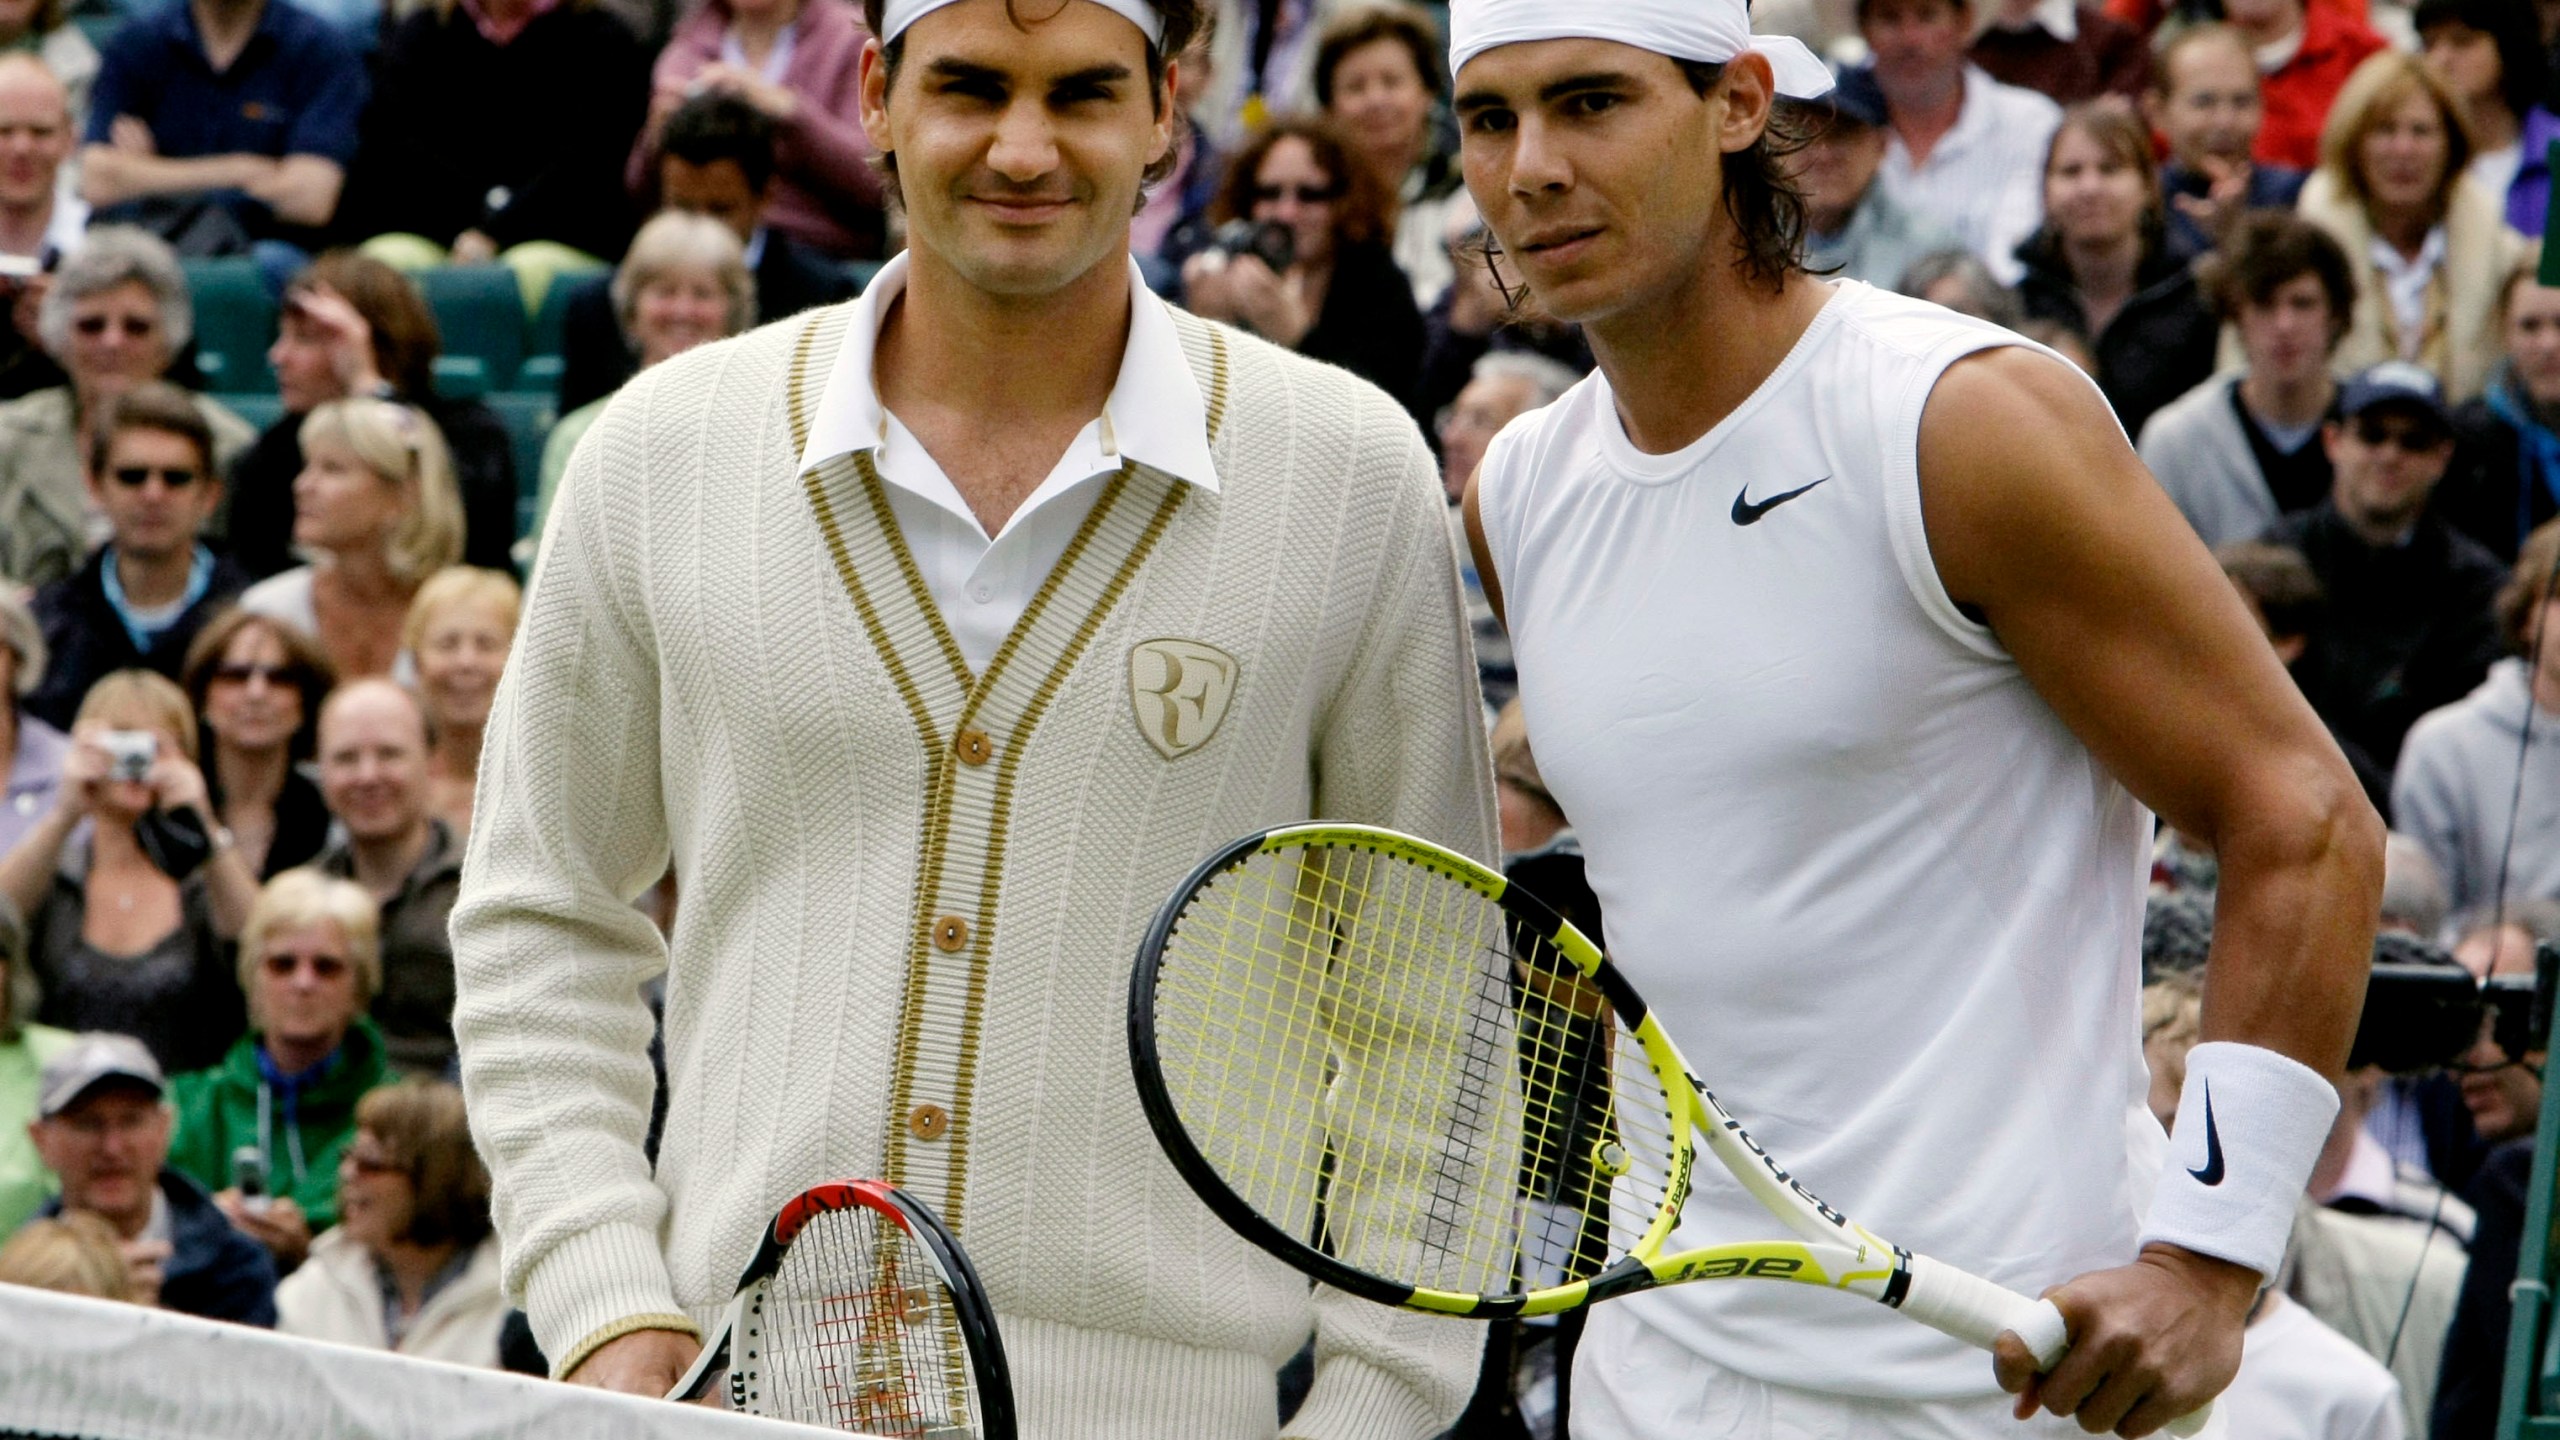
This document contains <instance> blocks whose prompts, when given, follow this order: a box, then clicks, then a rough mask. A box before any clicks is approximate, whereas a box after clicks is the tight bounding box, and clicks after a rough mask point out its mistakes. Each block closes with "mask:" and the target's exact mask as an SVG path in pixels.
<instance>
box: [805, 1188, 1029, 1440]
mask: <svg viewBox="0 0 2560 1440" xmlns="http://www.w3.org/2000/svg"><path fill="white" fill-rule="evenodd" d="M762 1332H763V1344H764V1354H763V1356H762V1357H761V1358H760V1360H759V1362H758V1363H759V1365H760V1368H761V1370H762V1373H763V1376H764V1378H765V1385H764V1389H765V1394H766V1401H765V1407H764V1408H765V1410H766V1413H768V1414H772V1415H777V1416H780V1417H782V1418H784V1419H790V1420H798V1421H801V1422H803V1423H807V1424H816V1425H825V1426H828V1427H830V1428H833V1429H837V1430H852V1431H859V1432H862V1433H864V1434H870V1435H879V1436H889V1437H896V1440H928V1437H945V1436H973V1435H975V1434H976V1433H977V1423H976V1422H977V1420H978V1418H979V1414H980V1411H979V1405H978V1396H977V1392H976V1385H975V1380H974V1377H973V1371H972V1369H971V1367H970V1364H969V1350H968V1341H967V1339H966V1337H965V1333H964V1331H963V1330H962V1328H961V1324H960V1319H959V1315H958V1312H957V1311H956V1310H955V1309H954V1308H953V1306H952V1302H951V1293H950V1290H949V1288H948V1287H947V1286H946V1285H945V1284H944V1282H943V1278H942V1272H941V1269H940V1267H938V1266H937V1265H935V1264H934V1262H933V1257H932V1254H931V1252H930V1251H928V1250H927V1249H926V1248H925V1247H924V1246H923V1245H922V1244H920V1243H919V1242H918V1241H917V1240H916V1239H915V1237H914V1236H912V1235H910V1234H909V1233H908V1232H907V1231H906V1229H905V1228H904V1227H902V1226H900V1225H899V1224H898V1223H897V1222H896V1221H895V1220H893V1219H891V1218H890V1217H888V1216H887V1215H884V1214H881V1213H880V1212H878V1211H874V1210H868V1209H859V1208H856V1209H847V1210H834V1211H829V1212H827V1213H825V1214H822V1215H819V1216H817V1217H815V1218H813V1219H812V1220H810V1221H809V1222H808V1224H807V1225H806V1226H804V1227H803V1228H802V1230H801V1232H800V1234H799V1236H798V1237H797V1238H795V1239H794V1240H793V1241H792V1243H791V1248H790V1250H789V1251H788V1252H786V1253H785V1255H784V1257H783V1261H782V1266H781V1268H780V1269H779V1270H777V1271H776V1272H775V1273H774V1276H773V1279H772V1281H771V1283H770V1284H769V1285H768V1287H767V1292H766V1297H765V1314H764V1324H763V1326H762Z"/></svg>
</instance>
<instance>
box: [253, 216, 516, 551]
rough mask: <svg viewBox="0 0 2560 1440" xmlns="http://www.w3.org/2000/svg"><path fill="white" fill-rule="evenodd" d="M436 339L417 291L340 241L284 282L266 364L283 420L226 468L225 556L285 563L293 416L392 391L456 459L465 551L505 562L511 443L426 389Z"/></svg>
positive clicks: (483, 410) (482, 411)
mask: <svg viewBox="0 0 2560 1440" xmlns="http://www.w3.org/2000/svg"><path fill="white" fill-rule="evenodd" d="M441 345H442V341H441V340H440V339H439V338H438V336H437V334H436V319H435V315H434V314H433V313H432V312H431V311H429V310H428V309H427V302H426V297H424V296H422V295H420V294H419V293H418V287H417V286H415V285H412V284H410V283H409V281H408V279H407V277H405V276H403V275H402V274H401V273H400V272H399V271H397V270H394V269H392V268H391V267H390V266H388V265H385V264H383V263H382V262H381V261H379V260H374V259H370V258H368V257H366V256H363V255H358V254H356V253H354V252H352V251H346V250H338V251H332V252H330V253H329V254H326V255H323V256H321V257H320V258H319V259H317V260H315V261H313V262H311V266H310V268H309V269H307V270H305V271H303V272H302V273H301V274H300V275H299V276H296V277H295V278H294V281H293V283H292V284H290V285H287V286H286V287H285V292H284V309H283V313H282V314H281V315H280V316H279V317H278V320H277V330H276V343H275V345H274V346H273V347H272V348H270V349H269V350H268V351H267V359H268V361H269V363H271V364H273V365H274V366H275V370H276V390H277V393H278V394H279V395H280V396H282V398H283V400H284V409H285V413H284V418H282V419H280V420H278V421H277V422H276V423H275V424H273V425H271V426H269V427H267V433H266V434H264V435H261V436H259V437H258V442H257V444H256V445H255V446H253V447H251V448H250V450H249V452H248V453H247V454H246V455H243V456H242V457H240V463H239V464H238V465H237V466H236V467H234V468H233V469H232V471H231V541H232V553H233V555H234V556H235V558H237V559H238V560H239V561H240V563H241V564H242V565H243V566H245V567H246V568H247V569H248V571H249V573H250V574H252V575H260V576H264V575H273V574H275V573H277V572H278V571H281V570H285V569H288V568H290V567H291V566H292V565H293V563H294V554H293V549H292V545H293V538H292V537H293V533H294V532H293V520H294V514H293V508H294V500H293V485H294V480H295V478H296V477H298V476H300V475H301V474H302V422H303V418H304V417H305V416H308V415H309V414H311V412H312V411H314V410H317V409H318V408H319V407H320V406H322V405H324V404H326V403H328V402H329V401H331V400H343V399H347V398H349V397H372V398H387V399H397V400H403V401H406V402H408V403H409V404H411V405H415V406H417V407H419V408H420V409H422V410H424V411H426V413H427V415H428V417H429V418H431V419H433V420H434V421H435V427H436V430H437V432H438V433H439V434H441V435H442V436H443V437H444V444H445V447H446V449H447V450H448V452H449V453H450V454H451V455H452V458H453V473H454V480H455V482H456V483H457V484H458V485H459V486H460V487H461V490H462V505H463V511H464V513H465V515H466V516H467V517H468V520H469V526H470V528H469V532H468V534H467V536H466V538H465V540H464V542H463V555H464V558H466V559H468V560H469V561H470V562H471V563H472V564H474V565H489V566H495V567H504V566H505V565H506V564H507V557H508V551H509V550H510V549H511V548H512V547H513V546H514V544H515V538H516V461H515V446H514V442H513V441H511V440H510V439H508V437H507V427H506V425H505V423H504V422H502V421H500V420H499V419H498V416H497V412H495V411H493V410H491V409H490V408H489V407H488V406H487V405H484V404H482V403H481V402H480V401H477V400H445V399H442V398H439V397H438V396H437V395H436V392H435V362H436V353H437V351H438V349H439V348H440V347H441Z"/></svg>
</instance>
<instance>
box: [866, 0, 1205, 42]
mask: <svg viewBox="0 0 2560 1440" xmlns="http://www.w3.org/2000/svg"><path fill="white" fill-rule="evenodd" d="M959 3H960V0H889V3H888V5H887V6H886V7H885V9H884V11H883V13H882V14H881V16H880V43H881V44H883V45H886V44H888V43H889V42H890V41H892V40H895V39H897V38H898V37H899V36H900V35H902V34H904V33H906V29H907V27H908V26H910V25H913V24H914V23H916V22H917V21H918V20H921V19H923V18H924V17H926V16H927V15H930V14H932V13H933V12H934V11H936V10H939V9H941V8H942V7H943V6H945V5H957V4H959ZM1093 3H1094V4H1096V5H1099V6H1101V7H1102V8H1103V9H1105V10H1108V11H1110V12H1111V13H1112V14H1114V15H1118V16H1120V17H1122V18H1123V19H1126V20H1127V21H1128V22H1129V23H1130V24H1132V25H1135V26H1137V27H1138V33H1140V34H1142V35H1144V36H1146V37H1147V44H1148V45H1149V46H1150V47H1154V46H1161V45H1162V44H1164V17H1163V16H1162V15H1159V14H1157V13H1156V7H1155V6H1153V5H1151V4H1149V3H1148V0H1093Z"/></svg>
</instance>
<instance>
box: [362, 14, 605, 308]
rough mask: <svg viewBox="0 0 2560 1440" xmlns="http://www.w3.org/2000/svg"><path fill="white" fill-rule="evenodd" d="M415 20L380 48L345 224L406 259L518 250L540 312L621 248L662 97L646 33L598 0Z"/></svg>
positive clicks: (504, 255) (516, 262)
mask: <svg viewBox="0 0 2560 1440" xmlns="http://www.w3.org/2000/svg"><path fill="white" fill-rule="evenodd" d="M404 14H405V17H406V18H403V19H401V20H400V21H398V22H397V23H395V24H393V25H392V26H391V28H390V29H389V30H388V31H387V32H386V33H385V34H384V35H383V37H382V50H381V53H380V54H378V55H376V56H375V57H374V62H373V66H372V69H373V95H372V99H371V101H370V102H369V103H368V104H367V105H366V106H365V112H364V123H363V127H362V139H361V142H360V144H359V146H358V148H357V150H356V158H355V163H354V164H353V165H352V166H350V167H349V169H348V172H347V192H346V198H345V199H344V200H343V201H342V202H341V204H340V206H339V222H340V228H341V230H342V232H343V233H347V234H353V235H365V236H372V237H375V238H374V239H373V240H372V241H369V242H368V243H367V245H366V247H365V248H366V250H367V251H368V252H369V253H372V254H374V255H376V256H378V257H379V258H381V259H384V260H387V261H390V262H391V263H392V264H394V265H405V266H409V267H412V268H423V267H425V266H429V265H436V264H441V263H444V262H446V261H448V260H450V261H452V262H454V263H456V264H464V265H473V264H483V263H486V262H488V261H492V260H503V261H504V262H505V263H506V264H507V265H509V266H510V267H512V268H514V269H515V271H516V274H517V278H518V280H519V281H520V282H522V284H523V288H524V292H525V298H526V308H527V309H528V310H531V309H532V308H534V307H535V306H536V305H538V304H539V303H540V301H541V297H542V294H543V292H544V290H545V289H546V288H547V287H548V286H549V284H550V282H551V280H552V278H553V277H555V276H557V275H559V274H560V273H561V272H562V271H564V270H572V269H591V268H593V267H595V266H596V265H599V264H602V263H604V262H605V261H608V260H610V259H611V258H612V257H613V256H615V255H617V254H619V253H620V252H621V250H622V246H623V243H624V242H625V241H627V240H628V239H629V238H630V236H631V206H630V202H629V201H628V200H626V199H625V198H624V196H623V195H622V193H621V187H620V186H618V185H617V184H615V173H614V172H615V168H616V167H617V166H619V165H620V164H621V163H622V157H623V154H624V153H625V152H626V151H628V150H629V149H630V148H631V137H632V136H633V135H634V134H636V133H638V131H639V129H640V118H641V114H642V111H643V108H644V107H645V106H646V104H647V84H648V82H647V79H646V78H645V77H646V75H647V73H648V64H649V62H648V52H647V51H646V50H644V49H643V48H642V47H641V44H640V40H639V37H638V36H636V35H634V34H632V33H631V27H630V26H628V25H626V24H624V23H623V21H622V19H621V18H620V17H619V16H616V15H614V14H612V13H611V12H609V11H607V10H606V9H604V8H603V7H602V6H600V5H597V4H595V3H593V0H566V3H544V0H476V3H473V4H470V5H464V4H461V3H459V0H429V3H426V4H422V5H419V6H417V7H416V8H415V9H405V7H404ZM463 95H468V96H470V97H471V103H470V104H467V105H457V104H455V103H454V100H455V97H457V96H463Z"/></svg>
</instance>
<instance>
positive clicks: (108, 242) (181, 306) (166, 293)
mask: <svg viewBox="0 0 2560 1440" xmlns="http://www.w3.org/2000/svg"><path fill="white" fill-rule="evenodd" d="M37 330H38V332H39V333H40V334H41V335H42V337H43V339H44V348H45V350H46V352H47V353H49V354H51V355H52V356H53V358H54V359H55V360H57V361H59V362H61V365H62V368H63V370H64V371H65V372H66V373H67V374H68V375H69V376H70V377H71V379H70V383H69V384H66V385H56V386H54V387H52V388H50V389H45V390H38V391H36V392H35V393H34V394H32V395H27V396H24V397H22V398H20V399H16V400H12V401H10V402H8V403H7V404H5V405H0V497H16V500H17V503H16V504H15V505H11V506H7V507H5V508H0V577H5V578H7V579H14V580H16V581H17V582H18V583H20V584H22V585H25V586H28V587H29V588H34V587H36V586H39V585H44V584H47V583H50V582H52V581H54V580H59V579H61V578H63V577H64V576H67V575H69V574H71V573H72V572H73V571H76V570H78V569H79V568H80V565H81V562H83V561H84V560H86V559H87V558H88V555H89V551H90V550H91V549H92V548H93V547H94V544H95V542H97V541H99V540H103V539H104V538H106V531H105V528H104V526H103V525H102V524H101V523H100V522H99V521H98V520H97V518H96V517H94V516H93V515H92V514H91V513H90V509H89V502H88V497H87V494H86V491H85V489H84V477H85V476H86V475H87V473H88V471H87V467H86V465H85V464H84V463H83V460H82V457H83V456H85V455H86V454H87V453H88V448H89V447H88V441H89V427H90V426H91V425H93V424H94V423H96V421H97V419H98V417H99V416H100V415H102V414H103V413H105V410H106V405H107V402H108V401H110V400H112V399H114V398H115V397H116V396H118V395H122V394H124V393H125V392H126V391H128V390H131V389H133V388H134V387H135V386H137V385H140V384H142V383H143V382H144V381H146V380H158V379H162V378H164V377H165V376H167V374H168V373H169V367H170V364H171V363H172V362H173V361H174V360H175V359H176V358H177V357H178V356H179V355H180V354H183V353H184V352H185V350H186V348H187V341H188V339H189V338H190V337H191V336H192V335H193V333H194V331H195V308H194V306H193V304H192V303H191V302H190V301H189V300H188V298H187V279H186V276H185V275H184V274H183V273H181V272H180V270H179V269H178V257H177V255H176V254H175V253H174V252H172V251H171V250H170V249H169V247H168V245H167V244H166V243H165V242H163V241H161V240H160V239H158V238H157V237H155V236H152V235H150V234H147V233H145V232H143V231H140V230H136V229H132V228H130V227H128V226H122V225H107V226H101V227H99V228H98V229H95V230H92V231H90V232H89V234H88V237H87V238H86V239H85V240H83V241H82V242H81V245H80V248H79V249H77V250H75V251H73V252H71V254H70V255H69V256H68V257H67V258H65V259H64V260H63V262H62V265H61V268H60V269H58V270H56V271H55V272H54V276H53V282H52V285H51V287H50V288H49V289H47V290H46V292H45V296H44V302H43V304H42V305H41V306H40V307H39V308H38V312H37ZM196 407H197V409H199V410H200V411H202V412H203V414H204V419H205V424H206V425H207V426H209V427H211V429H212V430H213V442H214V443H213V452H214V453H213V458H214V464H215V466H216V467H217V468H219V469H225V470H227V469H228V468H229V467H230V466H231V464H232V462H233V461H235V460H237V459H238V458H239V457H240V455H241V454H242V453H243V452H244V451H246V450H247V449H248V448H249V443H250V441H251V440H252V439H254V438H255V435H256V432H254V431H252V430H251V429H250V428H249V422H247V421H245V420H243V419H241V418H240V417H239V416H237V415H234V414H232V413H231V412H230V411H229V410H227V409H225V408H223V407H222V406H221V405H220V404H217V403H216V402H214V401H212V400H208V399H205V398H204V397H202V396H198V397H196Z"/></svg>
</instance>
